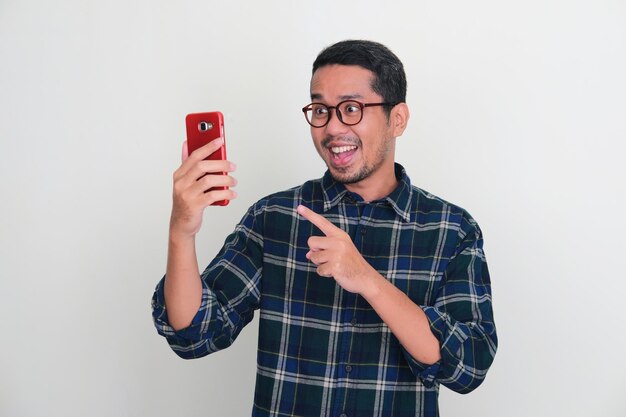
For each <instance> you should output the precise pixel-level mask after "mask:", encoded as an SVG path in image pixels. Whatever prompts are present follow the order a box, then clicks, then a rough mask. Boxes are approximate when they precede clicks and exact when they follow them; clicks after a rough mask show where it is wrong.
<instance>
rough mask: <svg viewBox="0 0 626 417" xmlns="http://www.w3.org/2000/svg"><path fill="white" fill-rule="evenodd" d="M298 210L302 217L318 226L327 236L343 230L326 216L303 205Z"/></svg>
mask: <svg viewBox="0 0 626 417" xmlns="http://www.w3.org/2000/svg"><path fill="white" fill-rule="evenodd" d="M297 210H298V213H299V214H300V215H301V216H302V217H304V218H305V219H307V220H308V221H310V222H311V223H313V224H314V225H315V226H317V227H318V228H319V229H320V230H321V231H322V233H324V234H325V235H326V236H334V235H336V234H337V232H341V231H342V230H341V229H340V228H338V227H337V226H335V225H334V224H332V223H331V222H329V221H328V220H327V219H326V218H325V217H323V216H321V215H319V214H317V213H315V212H314V211H313V210H310V209H308V208H307V207H304V206H303V205H299V206H298V208H297Z"/></svg>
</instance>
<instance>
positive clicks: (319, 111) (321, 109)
mask: <svg viewBox="0 0 626 417" xmlns="http://www.w3.org/2000/svg"><path fill="white" fill-rule="evenodd" d="M312 107H313V108H312V110H313V114H314V115H315V116H317V117H321V116H326V115H327V114H328V107H326V106H323V105H319V104H318V105H315V106H312Z"/></svg>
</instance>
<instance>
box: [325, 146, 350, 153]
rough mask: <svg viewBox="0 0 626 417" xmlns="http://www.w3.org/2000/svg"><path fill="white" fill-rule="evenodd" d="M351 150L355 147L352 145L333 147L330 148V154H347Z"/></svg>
mask: <svg viewBox="0 0 626 417" xmlns="http://www.w3.org/2000/svg"><path fill="white" fill-rule="evenodd" d="M353 149H356V146H354V145H352V146H333V147H332V148H330V151H331V152H332V153H335V154H337V153H341V152H348V151H351V150H353Z"/></svg>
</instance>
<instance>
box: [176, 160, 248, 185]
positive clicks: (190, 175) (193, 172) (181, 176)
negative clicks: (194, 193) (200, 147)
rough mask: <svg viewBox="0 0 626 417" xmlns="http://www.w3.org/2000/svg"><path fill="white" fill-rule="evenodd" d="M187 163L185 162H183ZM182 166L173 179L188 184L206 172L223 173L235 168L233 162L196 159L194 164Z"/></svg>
mask: <svg viewBox="0 0 626 417" xmlns="http://www.w3.org/2000/svg"><path fill="white" fill-rule="evenodd" d="M185 164H187V162H185ZM185 164H183V166H182V167H181V168H179V170H178V171H177V172H176V173H175V174H174V179H175V180H178V181H182V182H183V183H184V184H186V185H187V186H189V185H190V184H192V183H193V182H194V181H197V180H198V179H200V178H202V177H204V176H205V175H206V174H219V175H221V174H223V173H224V172H233V171H235V169H236V166H235V164H234V163H232V162H230V161H212V160H209V161H205V160H202V161H197V162H196V163H195V164H192V165H189V166H185Z"/></svg>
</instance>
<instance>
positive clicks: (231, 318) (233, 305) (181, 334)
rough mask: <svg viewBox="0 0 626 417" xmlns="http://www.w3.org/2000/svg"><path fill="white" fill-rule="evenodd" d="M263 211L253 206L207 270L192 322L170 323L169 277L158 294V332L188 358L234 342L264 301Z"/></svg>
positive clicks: (154, 303)
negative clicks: (178, 327) (177, 327)
mask: <svg viewBox="0 0 626 417" xmlns="http://www.w3.org/2000/svg"><path fill="white" fill-rule="evenodd" d="M262 223H263V221H262V213H260V212H259V211H257V210H255V207H254V206H253V207H251V208H250V209H249V210H248V212H247V213H246V214H245V215H244V217H243V218H242V220H241V221H240V222H239V224H238V225H237V227H236V228H235V230H234V231H233V233H231V234H230V235H229V236H228V237H227V238H226V241H225V243H224V246H223V247H222V249H221V250H220V252H219V253H218V254H217V256H216V257H215V259H214V260H213V261H212V262H211V263H210V264H209V266H208V267H207V268H206V269H205V270H204V272H203V273H202V274H201V280H202V302H201V304H200V308H199V309H198V312H197V313H196V315H195V316H194V318H193V320H192V322H191V324H190V325H189V326H188V327H187V328H185V329H181V330H178V331H176V330H174V329H173V328H172V326H171V325H170V324H169V321H168V317H167V307H166V305H165V297H164V282H165V279H166V277H163V278H162V279H161V281H160V282H159V283H158V285H157V287H156V289H155V291H154V294H153V296H152V317H153V320H154V325H155V327H156V329H157V332H158V333H159V334H160V335H162V336H164V337H165V338H166V339H167V341H168V343H169V345H170V346H171V348H172V349H173V350H174V352H176V354H177V355H178V356H180V357H181V358H184V359H193V358H199V357H202V356H206V355H208V354H210V353H213V352H216V351H218V350H221V349H224V348H226V347H228V346H230V345H231V344H232V343H233V342H234V340H235V339H236V338H237V336H238V335H239V333H240V332H241V330H242V329H243V327H244V326H245V325H246V324H248V323H249V322H250V321H251V320H252V318H253V316H254V310H256V309H257V308H258V306H259V300H260V290H259V288H260V278H261V273H262V263H263V237H262V236H263V235H262V233H261V232H260V231H261V230H262V227H263V224H262Z"/></svg>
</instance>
